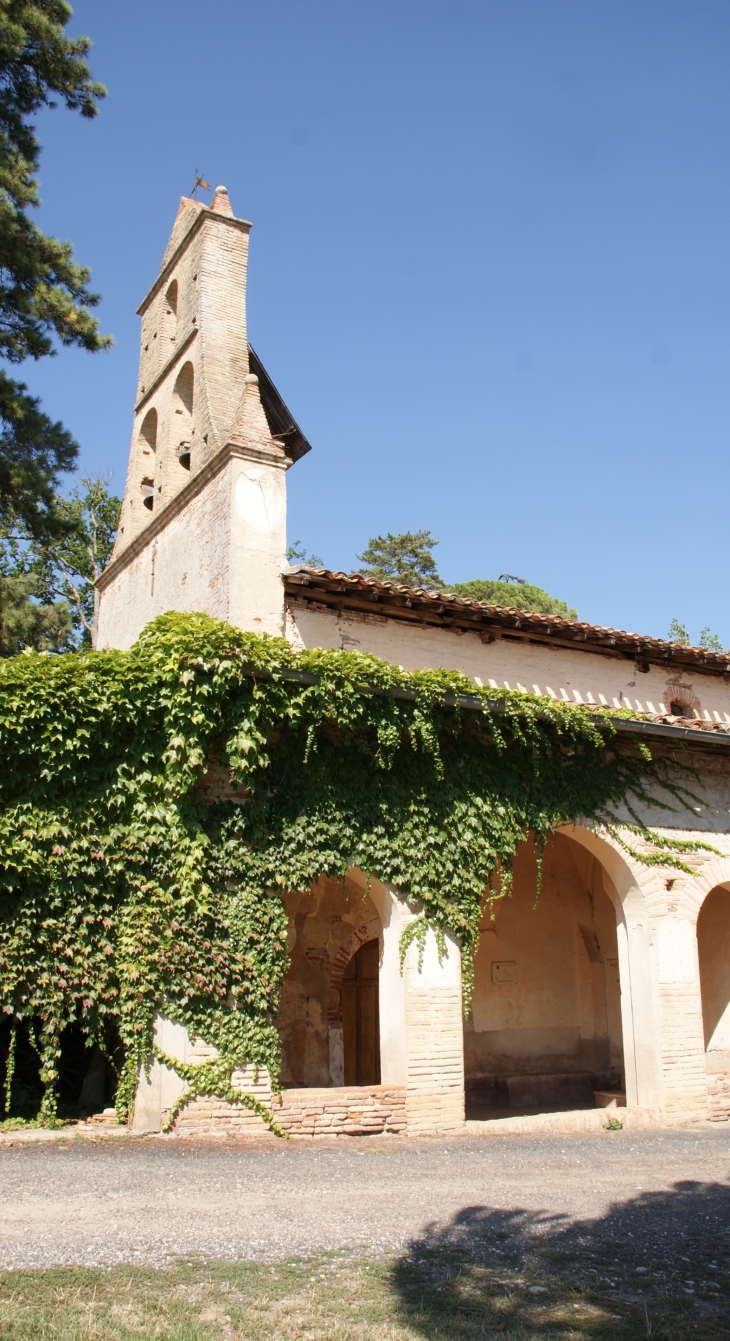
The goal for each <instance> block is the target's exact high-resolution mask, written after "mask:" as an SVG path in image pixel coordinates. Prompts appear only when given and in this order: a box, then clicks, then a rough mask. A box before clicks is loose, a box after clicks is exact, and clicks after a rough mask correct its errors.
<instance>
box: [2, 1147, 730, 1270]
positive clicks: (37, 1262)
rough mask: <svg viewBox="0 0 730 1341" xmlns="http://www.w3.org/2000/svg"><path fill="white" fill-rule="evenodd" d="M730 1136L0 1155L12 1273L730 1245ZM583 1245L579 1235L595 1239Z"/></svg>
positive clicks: (22, 1150)
mask: <svg viewBox="0 0 730 1341" xmlns="http://www.w3.org/2000/svg"><path fill="white" fill-rule="evenodd" d="M729 1175H730V1129H728V1128H727V1127H722V1128H712V1127H710V1126H706V1127H701V1128H688V1129H684V1130H677V1129H675V1130H657V1131H640V1132H612V1133H601V1134H595V1135H594V1134H591V1135H585V1136H553V1135H541V1136H504V1137H494V1136H491V1137H470V1136H468V1137H458V1138H452V1139H450V1140H446V1139H439V1140H409V1139H406V1138H399V1137H390V1138H369V1139H367V1140H363V1139H352V1140H348V1139H345V1138H340V1139H339V1140H327V1141H316V1142H309V1143H307V1142H298V1141H297V1142H295V1141H287V1142H284V1141H277V1140H274V1139H273V1138H272V1139H269V1140H267V1139H263V1140H256V1141H253V1142H252V1141H247V1142H244V1141H242V1140H228V1141H225V1142H222V1141H205V1140H202V1139H196V1140H192V1139H188V1140H185V1139H182V1138H179V1137H174V1136H173V1137H151V1138H150V1137H148V1138H144V1139H136V1140H135V1139H126V1138H125V1139H120V1140H115V1141H111V1140H100V1141H96V1142H92V1141H85V1140H80V1139H79V1140H75V1141H67V1142H64V1141H59V1142H53V1143H50V1142H46V1143H38V1144H34V1145H12V1146H10V1145H8V1146H6V1147H4V1148H0V1266H1V1267H2V1268H4V1269H6V1270H7V1269H10V1268H13V1267H29V1266H50V1265H53V1264H60V1263H87V1264H102V1263H103V1264H113V1263H118V1262H138V1263H143V1262H144V1263H148V1264H158V1265H163V1264H165V1263H169V1262H170V1261H171V1260H172V1259H174V1258H175V1257H177V1256H185V1255H194V1256H196V1257H197V1256H200V1255H203V1256H210V1257H220V1258H233V1257H246V1258H261V1259H265V1260H275V1259H277V1258H282V1257H286V1256H289V1255H293V1254H302V1255H307V1254H311V1253H314V1252H317V1251H320V1250H327V1249H346V1250H351V1251H353V1252H356V1253H360V1254H362V1253H364V1254H377V1255H381V1254H390V1253H393V1252H398V1251H400V1250H401V1249H403V1248H404V1247H405V1246H406V1245H408V1244H409V1243H412V1242H415V1241H418V1242H420V1243H423V1242H427V1241H428V1239H429V1236H430V1237H431V1238H432V1239H433V1241H434V1242H437V1241H439V1242H443V1241H444V1236H446V1237H447V1238H448V1236H449V1235H451V1234H455V1235H456V1236H457V1237H458V1236H459V1235H461V1236H462V1237H463V1234H464V1233H467V1232H468V1234H469V1235H470V1236H471V1239H472V1240H473V1241H474V1243H475V1244H476V1243H477V1242H478V1241H480V1240H481V1241H484V1242H486V1241H487V1240H489V1238H490V1236H491V1237H492V1239H493V1238H494V1236H495V1235H497V1234H504V1233H505V1232H507V1233H510V1234H514V1233H518V1234H522V1233H523V1232H525V1231H527V1232H535V1231H536V1230H537V1231H538V1232H541V1233H545V1234H552V1235H555V1234H557V1235H561V1234H563V1235H564V1234H565V1233H566V1232H569V1233H570V1234H571V1235H573V1234H576V1233H580V1232H581V1230H580V1226H581V1224H583V1225H584V1226H585V1232H586V1233H588V1234H590V1236H591V1237H595V1236H606V1237H607V1238H609V1239H611V1238H613V1239H619V1238H620V1239H621V1240H625V1239H626V1237H627V1236H628V1237H634V1238H635V1239H636V1242H637V1247H638V1246H639V1245H640V1244H641V1243H642V1241H643V1242H646V1240H647V1239H651V1243H652V1245H653V1246H654V1247H656V1245H657V1243H664V1242H666V1244H667V1248H670V1247H671V1248H672V1249H676V1250H679V1248H680V1247H681V1244H682V1242H683V1241H684V1239H685V1238H694V1239H695V1240H696V1239H697V1238H698V1237H699V1238H701V1239H705V1240H706V1239H708V1237H709V1238H710V1239H712V1240H715V1241H718V1242H719V1240H718V1239H716V1236H717V1235H718V1233H719V1235H720V1237H721V1238H722V1239H723V1240H724V1239H725V1237H726V1236H727V1226H728V1225H730V1181H729ZM581 1241H582V1240H581Z"/></svg>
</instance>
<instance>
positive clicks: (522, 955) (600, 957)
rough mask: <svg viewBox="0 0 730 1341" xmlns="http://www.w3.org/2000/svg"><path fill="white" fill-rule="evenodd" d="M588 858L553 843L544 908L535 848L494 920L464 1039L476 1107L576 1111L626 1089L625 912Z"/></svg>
mask: <svg viewBox="0 0 730 1341" xmlns="http://www.w3.org/2000/svg"><path fill="white" fill-rule="evenodd" d="M583 856H584V854H583V852H582V851H581V849H579V848H578V847H577V845H576V844H575V843H572V842H571V841H570V840H569V839H567V838H565V837H563V836H560V835H559V836H558V837H556V838H554V839H551V840H550V841H549V842H548V844H547V847H546V850H545V856H544V861H543V885H542V890H541V892H540V896H539V899H538V901H537V903H536V902H535V900H536V889H537V863H536V861H535V857H534V853H533V851H532V848H531V846H529V845H527V844H526V845H525V846H524V847H523V849H522V850H521V852H520V853H519V854H518V856H517V859H516V862H515V879H514V889H513V892H512V895H511V897H509V898H505V899H503V900H501V901H500V902H498V903H497V904H496V905H495V918H494V921H492V920H491V918H490V917H489V915H488V914H487V915H485V920H484V922H483V923H482V928H483V929H482V933H481V939H480V943H479V949H478V953H477V956H476V961H475V979H474V997H473V1002H472V1009H471V1013H470V1017H469V1020H468V1022H467V1025H466V1028H465V1036H464V1059H465V1070H466V1083H467V1093H468V1095H469V1096H470V1099H471V1102H472V1103H474V1104H477V1105H480V1106H490V1105H492V1104H494V1105H499V1104H500V1103H502V1104H509V1105H510V1106H513V1107H522V1106H524V1107H535V1106H538V1105H542V1104H546V1105H554V1104H565V1105H566V1106H573V1105H574V1104H575V1103H579V1102H581V1101H584V1102H592V1092H593V1089H594V1088H606V1087H609V1086H611V1085H613V1086H616V1085H617V1084H619V1085H620V1084H621V1083H622V1072H623V1048H622V1038H621V1014H620V990H619V975H618V947H617V940H616V915H615V912H614V909H613V907H612V905H611V903H610V902H609V900H608V898H607V896H606V894H605V893H604V892H603V888H602V886H601V883H600V880H596V879H595V873H594V871H593V870H592V863H591V862H590V859H589V861H588V863H587V867H588V868H587V869H586V863H585V862H584V861H583Z"/></svg>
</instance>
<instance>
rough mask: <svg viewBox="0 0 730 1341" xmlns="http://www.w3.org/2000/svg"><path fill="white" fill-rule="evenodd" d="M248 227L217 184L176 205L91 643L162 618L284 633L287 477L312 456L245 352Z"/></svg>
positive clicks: (147, 326) (121, 643)
mask: <svg viewBox="0 0 730 1341" xmlns="http://www.w3.org/2000/svg"><path fill="white" fill-rule="evenodd" d="M250 229H251V224H250V223H247V222H246V221H245V220H244V219H237V218H235V216H234V214H233V210H232V209H231V205H230V201H229V199H228V192H227V191H226V188H225V187H224V186H219V187H218V188H217V189H216V191H215V194H214V196H213V199H212V201H211V203H210V205H204V204H203V203H202V202H200V201H198V200H190V199H186V198H183V199H182V200H181V201H180V207H179V209H178V213H177V218H176V219H175V223H174V226H173V230H172V233H171V235H170V240H169V242H168V244H167V248H166V251H165V254H164V256H163V258H162V265H161V267H160V273H159V275H158V276H157V279H156V280H155V282H154V284H153V285H152V288H151V289H150V291H149V293H148V294H147V296H146V297H145V298H144V299H143V301H142V303H141V305H140V307H139V309H138V312H139V315H140V316H141V318H142V331H141V345H140V361H139V381H138V386H137V395H136V400H135V406H134V423H133V428H132V443H131V447H130V452H129V467H128V470H127V482H126V487H125V491H124V499H123V503H122V512H121V518H120V524H119V532H118V535H117V540H116V544H115V546H114V552H113V554H112V558H111V561H110V563H109V565H108V566H107V568H106V569H105V570H104V572H103V574H102V576H101V577H100V578H99V581H98V583H97V617H96V621H95V623H96V637H95V642H96V646H97V647H100V648H103V647H120V648H126V647H129V646H131V644H132V643H133V642H134V641H135V639H136V638H137V637H138V636H139V634H140V632H141V631H142V629H143V628H144V626H145V624H147V623H148V622H149V620H150V619H153V618H154V617H155V616H156V615H158V614H162V613H163V612H165V611H167V610H178V611H202V612H204V613H206V614H210V615H214V616H216V617H217V618H219V619H226V620H228V621H229V622H230V623H232V624H236V625H238V626H239V627H240V628H244V629H251V630H252V631H255V632H266V633H276V634H280V633H282V631H283V617H284V592H283V587H282V582H281V574H282V571H283V569H284V568H285V567H286V472H287V470H288V468H289V466H290V465H292V464H293V462H294V461H296V460H298V458H299V457H300V456H303V455H304V453H305V452H307V451H309V443H308V442H307V440H306V438H305V437H304V436H303V434H302V433H301V431H300V429H299V428H298V426H297V424H296V423H295V422H294V420H293V418H292V416H291V414H290V413H289V411H288V410H287V408H286V406H285V404H284V402H283V401H282V399H281V397H280V396H279V394H278V392H277V390H276V388H275V387H274V385H273V383H272V382H271V379H270V378H269V377H268V375H267V373H266V371H265V369H264V368H263V366H262V364H261V363H260V361H259V359H258V358H257V356H256V354H255V353H254V350H253V349H252V348H251V346H250V345H249V343H248V339H247V331H246V268H247V264H248V239H249V232H250Z"/></svg>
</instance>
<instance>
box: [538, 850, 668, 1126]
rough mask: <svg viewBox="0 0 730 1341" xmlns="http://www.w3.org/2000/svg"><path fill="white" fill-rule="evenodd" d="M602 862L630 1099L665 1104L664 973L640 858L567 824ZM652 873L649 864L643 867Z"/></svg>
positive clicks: (644, 1103) (648, 1104) (643, 1104)
mask: <svg viewBox="0 0 730 1341" xmlns="http://www.w3.org/2000/svg"><path fill="white" fill-rule="evenodd" d="M559 832H560V833H564V834H565V835H566V836H567V837H568V838H572V839H573V841H574V842H575V843H578V844H579V846H580V847H582V848H583V849H584V850H585V851H586V852H587V853H589V854H590V856H591V857H592V858H593V860H594V861H595V862H596V863H597V866H598V870H599V872H600V875H601V879H602V884H603V889H604V891H605V893H606V894H607V895H608V897H609V899H610V900H611V902H612V904H613V906H614V909H615V911H616V938H617V942H618V961H619V983H620V988H621V1027H622V1033H623V1043H624V1070H625V1076H626V1102H627V1103H628V1104H638V1105H640V1106H641V1107H646V1108H661V1107H662V1106H663V1102H664V1086H663V1075H662V1061H661V1058H662V1049H661V1028H660V1018H659V1002H658V985H659V984H658V975H657V971H656V964H655V960H654V955H653V953H652V936H651V927H650V922H649V918H650V910H649V907H648V905H647V901H646V897H645V893H644V890H643V889H642V886H641V884H640V883H639V871H638V870H637V869H636V868H637V867H640V863H639V862H636V861H632V859H631V858H630V856H629V854H628V853H626V852H624V851H623V849H622V848H621V847H620V846H619V845H618V843H616V841H615V840H614V839H612V838H610V837H609V836H607V835H605V834H601V833H600V832H597V831H596V830H595V829H592V828H589V827H588V826H587V825H582V824H566V825H563V826H562V827H561V828H560V830H559ZM641 873H642V874H643V876H644V878H646V874H647V868H645V867H644V868H641Z"/></svg>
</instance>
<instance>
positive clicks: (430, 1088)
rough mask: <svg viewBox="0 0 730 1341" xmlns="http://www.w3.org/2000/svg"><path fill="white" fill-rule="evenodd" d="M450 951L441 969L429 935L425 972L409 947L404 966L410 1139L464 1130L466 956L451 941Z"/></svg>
mask: <svg viewBox="0 0 730 1341" xmlns="http://www.w3.org/2000/svg"><path fill="white" fill-rule="evenodd" d="M446 947H447V952H446V954H445V955H444V956H443V958H442V960H441V962H440V963H439V955H438V947H437V945H436V938H435V936H434V934H433V932H432V931H429V932H428V935H427V939H426V945H425V948H424V954H423V963H422V965H421V969H420V971H419V967H418V954H419V951H418V946H417V945H411V946H410V948H409V950H408V953H407V955H406V961H405V965H404V975H405V988H406V993H405V995H406V1040H407V1042H406V1046H407V1058H406V1118H407V1122H408V1134H409V1136H419V1135H437V1134H439V1133H443V1134H445V1135H446V1134H448V1133H450V1132H457V1131H460V1130H461V1129H462V1128H463V1126H464V1020H463V1014H462V998H461V954H460V951H459V947H458V945H457V943H456V941H455V940H454V939H453V937H451V936H449V935H447V937H446Z"/></svg>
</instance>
